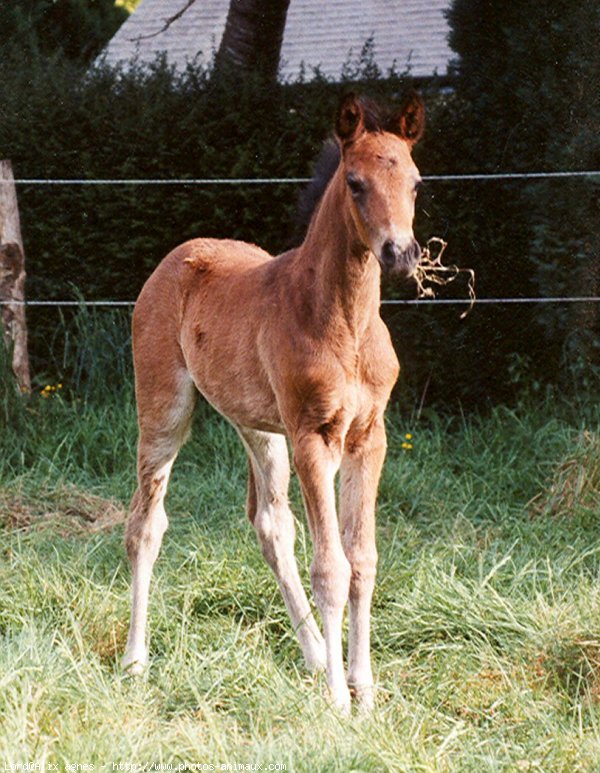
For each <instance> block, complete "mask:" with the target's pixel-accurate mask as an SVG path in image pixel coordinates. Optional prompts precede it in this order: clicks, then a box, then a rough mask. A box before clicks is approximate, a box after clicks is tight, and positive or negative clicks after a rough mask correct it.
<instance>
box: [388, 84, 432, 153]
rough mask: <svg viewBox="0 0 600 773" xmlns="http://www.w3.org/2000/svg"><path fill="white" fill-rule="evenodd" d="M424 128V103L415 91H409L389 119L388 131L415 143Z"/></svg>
mask: <svg viewBox="0 0 600 773" xmlns="http://www.w3.org/2000/svg"><path fill="white" fill-rule="evenodd" d="M424 130H425V103H424V102H423V100H422V99H421V97H420V96H419V94H417V92H416V91H411V92H409V93H408V94H407V95H406V96H405V97H404V99H403V100H402V104H401V105H400V109H399V110H398V111H397V112H396V113H394V114H393V116H392V118H391V120H390V126H389V131H391V132H393V133H394V134H397V135H398V136H399V137H402V139H404V140H406V141H407V142H410V144H411V145H414V144H415V143H417V142H418V141H419V140H420V139H421V137H422V136H423V131H424Z"/></svg>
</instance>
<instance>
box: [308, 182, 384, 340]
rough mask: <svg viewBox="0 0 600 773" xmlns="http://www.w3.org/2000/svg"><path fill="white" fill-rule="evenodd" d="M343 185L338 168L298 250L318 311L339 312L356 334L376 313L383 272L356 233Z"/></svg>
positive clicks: (364, 327) (329, 315) (325, 312)
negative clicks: (311, 281)
mask: <svg viewBox="0 0 600 773" xmlns="http://www.w3.org/2000/svg"><path fill="white" fill-rule="evenodd" d="M345 187H346V185H345V180H344V175H343V170H342V168H341V167H338V170H337V171H336V173H335V174H334V176H333V178H332V180H331V182H330V183H329V185H328V186H327V189H326V191H325V193H324V194H323V198H322V200H321V202H320V204H319V205H318V208H317V211H316V213H315V215H314V217H313V219H312V220H311V223H310V226H309V229H308V233H307V235H306V239H305V240H304V243H303V244H302V246H301V247H300V248H299V250H298V261H299V265H300V266H302V268H303V269H304V270H306V271H308V272H309V273H310V275H311V276H313V277H314V283H313V289H314V304H315V306H316V307H319V308H320V310H321V311H322V315H323V316H324V317H325V316H326V317H327V318H333V319H335V318H336V316H337V317H338V319H339V322H340V323H342V324H344V323H345V324H346V325H347V327H348V328H349V330H350V332H351V333H353V334H354V335H356V336H360V334H361V333H362V332H363V331H364V330H365V329H366V327H367V325H368V323H369V321H370V320H371V319H372V317H373V315H374V314H375V315H378V314H379V302H380V280H381V270H380V268H379V263H378V261H377V259H376V258H375V256H374V255H373V254H372V253H371V252H370V251H369V249H368V247H366V245H365V244H364V243H363V242H362V241H361V239H360V237H359V234H358V231H357V230H356V226H355V225H354V221H353V220H352V217H351V214H350V212H349V211H348V208H347V199H346V192H345Z"/></svg>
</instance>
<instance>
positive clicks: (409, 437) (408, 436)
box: [404, 432, 412, 440]
mask: <svg viewBox="0 0 600 773" xmlns="http://www.w3.org/2000/svg"><path fill="white" fill-rule="evenodd" d="M404 437H405V438H406V439H407V440H412V435H411V434H410V432H407V433H406V435H405V436H404Z"/></svg>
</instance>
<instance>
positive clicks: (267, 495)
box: [238, 427, 326, 671]
mask: <svg viewBox="0 0 600 773" xmlns="http://www.w3.org/2000/svg"><path fill="white" fill-rule="evenodd" d="M238 432H239V434H240V437H241V438H242V441H243V442H244V446H245V447H246V450H247V452H248V456H249V460H250V481H249V497H248V515H249V516H250V520H251V521H252V524H253V526H254V528H255V529H256V533H257V535H258V539H259V542H260V546H261V549H262V553H263V555H264V557H265V559H266V561H267V563H268V564H269V566H270V567H271V569H272V570H273V573H274V575H275V577H276V578H277V582H278V584H279V588H280V590H281V594H282V596H283V600H284V601H285V605H286V607H287V610H288V612H289V615H290V618H291V620H292V625H293V627H294V630H295V632H296V635H297V637H298V641H299V642H300V647H301V648H302V653H303V655H304V659H305V661H306V665H307V666H308V668H309V669H310V670H311V671H314V670H320V669H322V668H324V667H325V662H326V658H325V642H324V640H323V637H322V636H321V632H320V631H319V629H318V627H317V624H316V622H315V619H314V617H313V615H312V612H311V611H310V606H309V603H308V599H307V598H306V593H305V592H304V588H303V587H302V583H301V580H300V575H299V574H298V567H297V564H296V558H295V556H294V539H295V526H294V516H293V515H292V512H291V510H290V508H289V505H288V496H287V492H288V485H289V479H290V463H289V456H288V450H287V444H286V442H285V438H284V437H283V435H277V434H275V433H271V432H259V431H257V430H248V429H244V428H241V427H240V428H238Z"/></svg>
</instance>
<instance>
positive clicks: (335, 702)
mask: <svg viewBox="0 0 600 773" xmlns="http://www.w3.org/2000/svg"><path fill="white" fill-rule="evenodd" d="M330 701H331V705H332V707H333V708H334V709H335V711H336V712H337V713H338V714H339V715H340V716H341V717H349V716H350V714H351V713H352V711H351V710H352V703H351V700H350V691H349V690H348V689H347V688H346V689H345V690H343V689H342V690H336V691H335V692H334V691H332V690H331V691H330Z"/></svg>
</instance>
